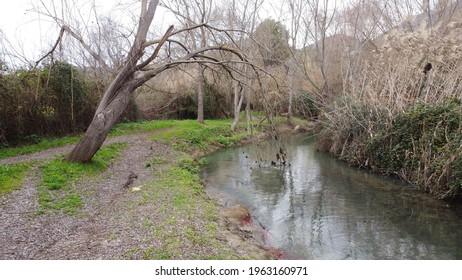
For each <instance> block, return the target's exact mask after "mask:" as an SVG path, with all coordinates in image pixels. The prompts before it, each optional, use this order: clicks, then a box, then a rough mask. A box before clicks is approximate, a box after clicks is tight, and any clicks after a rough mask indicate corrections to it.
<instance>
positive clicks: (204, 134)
mask: <svg viewBox="0 0 462 280" xmlns="http://www.w3.org/2000/svg"><path fill="white" fill-rule="evenodd" d="M231 123H232V120H231V119H225V120H207V121H206V122H205V124H200V123H198V122H197V121H195V120H184V121H177V122H176V124H175V126H173V127H172V128H171V129H170V130H169V131H166V132H164V133H161V134H157V135H153V137H152V138H153V139H155V140H158V139H162V140H164V141H166V142H168V143H171V144H172V146H173V148H175V150H177V151H182V152H191V151H192V150H194V149H197V150H201V151H210V150H213V147H218V148H227V147H230V146H232V145H234V144H236V143H238V142H239V141H241V140H242V139H244V138H245V137H247V136H248V133H247V132H246V131H245V130H244V124H242V125H241V126H239V127H238V128H237V130H236V132H232V131H231V129H230V127H231Z"/></svg>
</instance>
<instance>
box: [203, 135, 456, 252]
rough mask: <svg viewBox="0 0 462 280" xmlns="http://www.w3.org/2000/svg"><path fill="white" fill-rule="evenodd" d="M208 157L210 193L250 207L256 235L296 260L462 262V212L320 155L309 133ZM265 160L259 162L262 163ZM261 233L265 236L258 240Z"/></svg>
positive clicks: (205, 173)
mask: <svg viewBox="0 0 462 280" xmlns="http://www.w3.org/2000/svg"><path fill="white" fill-rule="evenodd" d="M284 145H285V148H286V150H287V156H288V162H290V166H289V165H288V164H287V165H286V166H282V165H281V166H273V165H271V160H274V161H275V160H276V153H277V151H278V147H277V146H276V144H275V143H272V142H270V141H267V142H264V143H259V144H251V145H248V146H244V147H240V148H233V149H227V150H225V151H220V152H217V153H214V154H211V155H209V156H207V162H208V164H207V165H206V167H204V169H203V170H202V172H201V176H202V177H203V179H204V181H205V184H206V190H207V192H208V193H209V195H211V196H212V197H215V198H217V199H218V200H219V201H220V202H221V203H222V204H224V205H226V206H232V205H235V204H241V205H244V206H245V207H247V208H248V209H249V210H250V212H251V213H252V216H253V217H254V223H255V224H256V225H258V226H260V225H261V226H262V227H263V228H264V229H265V230H264V231H261V232H255V237H256V238H260V239H261V240H262V241H263V242H265V243H266V245H267V246H271V247H276V248H279V249H281V250H283V251H284V252H285V254H286V257H287V258H291V259H320V260H325V259H335V260H342V259H365V260H368V259H398V260H400V259H459V260H460V259H462V208H461V207H460V205H451V204H448V203H446V202H443V201H438V200H436V199H435V198H433V197H430V196H428V195H426V194H422V193H420V192H417V191H415V190H412V189H410V188H409V187H408V186H406V185H404V184H402V183H400V182H398V181H394V180H391V179H388V178H384V177H381V176H377V175H374V174H370V173H368V172H366V171H364V170H359V169H357V168H354V167H350V166H348V165H346V164H345V163H343V162H341V161H338V160H336V159H333V158H331V157H330V156H328V155H326V154H324V153H322V152H319V151H317V149H316V146H315V143H314V141H313V139H311V138H310V137H309V136H307V135H298V136H292V137H288V138H287V139H285V141H284ZM260 160H261V161H260ZM260 233H261V234H260Z"/></svg>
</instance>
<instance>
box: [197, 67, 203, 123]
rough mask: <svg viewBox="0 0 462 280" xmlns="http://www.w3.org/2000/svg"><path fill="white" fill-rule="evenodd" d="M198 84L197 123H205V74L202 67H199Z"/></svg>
mask: <svg viewBox="0 0 462 280" xmlns="http://www.w3.org/2000/svg"><path fill="white" fill-rule="evenodd" d="M198 69H199V73H198V79H197V80H198V83H197V121H198V122H199V123H204V83H205V79H204V72H203V70H204V69H203V67H202V65H199V66H198Z"/></svg>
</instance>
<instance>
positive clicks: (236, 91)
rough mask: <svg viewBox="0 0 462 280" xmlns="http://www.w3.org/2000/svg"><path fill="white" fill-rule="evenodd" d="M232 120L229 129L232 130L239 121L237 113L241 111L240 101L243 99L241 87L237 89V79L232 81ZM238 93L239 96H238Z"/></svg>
mask: <svg viewBox="0 0 462 280" xmlns="http://www.w3.org/2000/svg"><path fill="white" fill-rule="evenodd" d="M233 83H234V86H233V88H234V108H233V109H234V120H233V123H232V124H231V130H232V131H234V130H235V129H236V126H237V124H238V123H239V115H240V113H241V107H242V102H243V101H244V93H243V92H242V91H243V89H241V90H239V88H238V87H239V85H238V82H237V81H234V82H233ZM239 93H240V94H241V96H240V97H239Z"/></svg>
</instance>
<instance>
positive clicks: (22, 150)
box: [0, 113, 259, 160]
mask: <svg viewBox="0 0 462 280" xmlns="http://www.w3.org/2000/svg"><path fill="white" fill-rule="evenodd" d="M255 114H257V115H259V113H255ZM231 122H232V120H231V119H226V120H206V121H205V125H202V124H199V123H198V122H197V121H195V120H156V121H141V122H130V123H119V124H117V125H115V126H114V127H113V128H112V130H111V132H110V133H109V135H108V137H115V136H121V135H130V134H139V133H146V132H154V131H157V130H161V129H166V128H171V129H170V130H169V131H166V132H164V133H162V134H160V135H159V136H157V138H156V139H158V138H163V139H165V140H168V141H172V140H175V138H177V137H180V138H181V140H189V143H188V142H186V143H184V144H178V145H180V146H179V147H177V149H178V150H183V151H184V150H188V146H190V145H189V144H190V143H191V144H193V145H194V146H195V147H196V148H198V149H200V150H203V151H205V150H207V145H209V144H214V145H218V146H219V147H229V146H230V145H232V144H234V143H236V142H238V141H239V140H241V139H242V138H244V137H245V136H247V133H246V132H244V131H243V128H244V127H245V124H244V123H241V124H240V126H239V127H238V130H237V131H240V132H239V133H237V134H236V133H234V134H233V135H231V132H230V130H229V127H230V126H231ZM239 128H240V129H239ZM80 138H81V135H80V136H67V137H63V138H59V139H55V138H50V139H46V138H40V137H39V138H37V139H36V140H35V141H37V144H33V145H26V146H18V147H12V148H0V160H1V159H4V158H9V157H14V156H19V155H26V154H32V153H35V152H40V151H43V150H46V149H50V148H56V147H61V146H64V145H68V144H74V143H77V142H78V141H79V139H80ZM176 142H181V141H176ZM183 142H184V141H183Z"/></svg>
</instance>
